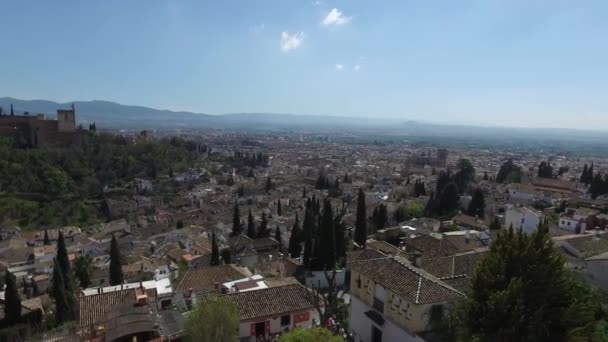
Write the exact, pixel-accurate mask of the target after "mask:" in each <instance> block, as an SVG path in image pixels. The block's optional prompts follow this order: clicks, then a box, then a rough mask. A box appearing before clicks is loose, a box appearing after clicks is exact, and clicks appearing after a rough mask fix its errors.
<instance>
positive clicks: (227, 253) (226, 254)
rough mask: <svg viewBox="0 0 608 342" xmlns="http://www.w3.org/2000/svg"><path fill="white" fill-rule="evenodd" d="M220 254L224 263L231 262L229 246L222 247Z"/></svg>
mask: <svg viewBox="0 0 608 342" xmlns="http://www.w3.org/2000/svg"><path fill="white" fill-rule="evenodd" d="M221 256H222V261H223V262H224V264H226V265H228V264H231V263H232V253H230V249H229V248H224V249H222V252H221Z"/></svg>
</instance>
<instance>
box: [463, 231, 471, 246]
mask: <svg viewBox="0 0 608 342" xmlns="http://www.w3.org/2000/svg"><path fill="white" fill-rule="evenodd" d="M464 241H465V242H466V243H469V241H471V230H470V229H467V230H466V231H465V232H464Z"/></svg>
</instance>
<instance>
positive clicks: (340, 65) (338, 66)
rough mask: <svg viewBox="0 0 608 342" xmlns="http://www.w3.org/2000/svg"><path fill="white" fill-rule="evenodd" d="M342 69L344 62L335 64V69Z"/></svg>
mask: <svg viewBox="0 0 608 342" xmlns="http://www.w3.org/2000/svg"><path fill="white" fill-rule="evenodd" d="M342 69H344V64H336V70H342Z"/></svg>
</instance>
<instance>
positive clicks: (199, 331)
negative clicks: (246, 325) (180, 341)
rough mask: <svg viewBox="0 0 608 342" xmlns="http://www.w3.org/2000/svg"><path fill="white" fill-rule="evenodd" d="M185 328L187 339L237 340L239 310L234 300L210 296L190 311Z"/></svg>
mask: <svg viewBox="0 0 608 342" xmlns="http://www.w3.org/2000/svg"><path fill="white" fill-rule="evenodd" d="M184 329H185V332H186V341H193V342H194V341H196V342H233V341H237V340H238V331H239V319H238V310H237V308H236V306H235V305H234V304H233V303H232V302H230V301H228V300H226V299H225V298H222V297H216V298H209V299H207V300H204V301H203V303H201V304H198V305H197V306H196V307H195V308H194V309H193V310H192V311H191V312H190V313H188V315H187V316H186V325H185V327H184Z"/></svg>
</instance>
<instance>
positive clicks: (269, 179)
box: [266, 176, 272, 192]
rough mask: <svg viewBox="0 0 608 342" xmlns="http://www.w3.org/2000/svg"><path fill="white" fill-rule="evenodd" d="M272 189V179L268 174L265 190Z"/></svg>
mask: <svg viewBox="0 0 608 342" xmlns="http://www.w3.org/2000/svg"><path fill="white" fill-rule="evenodd" d="M271 189H272V179H271V178H270V176H268V177H266V192H270V190H271Z"/></svg>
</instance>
